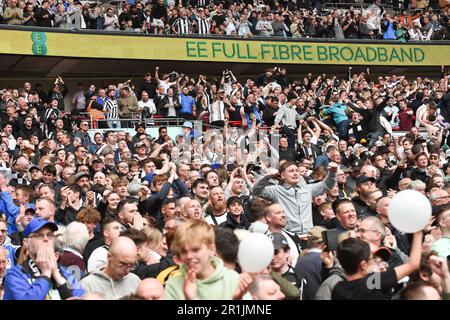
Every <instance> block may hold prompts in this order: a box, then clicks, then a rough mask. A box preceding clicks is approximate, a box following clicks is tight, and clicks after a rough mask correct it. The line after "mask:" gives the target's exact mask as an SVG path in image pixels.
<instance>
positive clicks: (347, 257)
mask: <svg viewBox="0 0 450 320" xmlns="http://www.w3.org/2000/svg"><path fill="white" fill-rule="evenodd" d="M366 231H368V232H371V230H366ZM421 245H422V231H419V232H416V233H415V234H414V236H413V241H412V246H411V253H410V255H409V260H408V262H407V263H405V264H402V265H399V266H397V267H395V268H390V269H388V270H387V271H385V272H372V273H370V271H369V270H370V268H371V262H372V261H373V260H374V257H373V256H372V255H371V253H370V246H369V244H368V243H367V242H365V241H363V240H361V239H356V238H349V239H346V240H344V241H342V243H340V244H339V246H338V249H337V258H338V260H339V263H340V264H341V266H342V268H343V269H344V270H345V272H346V274H347V280H346V281H342V282H339V283H338V284H336V286H335V287H334V289H333V292H332V296H331V298H332V300H386V299H389V298H390V294H391V289H392V287H393V286H395V285H396V284H397V282H398V280H400V279H402V278H404V277H406V276H408V275H409V274H411V273H412V272H414V271H415V270H416V269H418V268H419V264H420V255H421Z"/></svg>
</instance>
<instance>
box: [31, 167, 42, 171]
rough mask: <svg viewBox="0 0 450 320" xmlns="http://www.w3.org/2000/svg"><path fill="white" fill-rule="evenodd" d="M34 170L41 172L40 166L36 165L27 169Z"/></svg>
mask: <svg viewBox="0 0 450 320" xmlns="http://www.w3.org/2000/svg"><path fill="white" fill-rule="evenodd" d="M36 170H37V171H41V172H42V170H41V168H39V167H38V166H32V167H31V168H30V170H28V171H30V172H33V171H36Z"/></svg>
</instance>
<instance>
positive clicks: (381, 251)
mask: <svg viewBox="0 0 450 320" xmlns="http://www.w3.org/2000/svg"><path fill="white" fill-rule="evenodd" d="M373 255H374V256H375V257H380V258H381V259H383V261H388V260H389V259H390V258H391V256H392V251H391V250H390V249H389V248H387V247H379V248H378V249H377V251H375V252H374V253H373Z"/></svg>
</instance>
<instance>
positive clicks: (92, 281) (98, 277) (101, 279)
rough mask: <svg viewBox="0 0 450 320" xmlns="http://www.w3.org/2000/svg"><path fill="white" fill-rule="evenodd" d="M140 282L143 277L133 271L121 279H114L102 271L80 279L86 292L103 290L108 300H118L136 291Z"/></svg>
mask: <svg viewBox="0 0 450 320" xmlns="http://www.w3.org/2000/svg"><path fill="white" fill-rule="evenodd" d="M140 283H141V279H139V277H138V276H137V275H135V274H134V273H131V272H130V273H129V274H127V275H126V276H125V277H123V278H122V279H120V280H113V279H111V278H110V277H109V276H108V275H106V274H105V273H103V272H102V271H94V272H91V273H90V274H89V275H87V276H86V277H84V278H83V279H82V280H81V281H80V284H81V286H82V287H83V289H84V291H85V292H86V293H88V292H102V293H103V294H104V295H105V299H106V300H118V299H120V298H122V297H124V296H126V295H129V294H132V293H135V292H136V290H137V288H138V286H139V284H140Z"/></svg>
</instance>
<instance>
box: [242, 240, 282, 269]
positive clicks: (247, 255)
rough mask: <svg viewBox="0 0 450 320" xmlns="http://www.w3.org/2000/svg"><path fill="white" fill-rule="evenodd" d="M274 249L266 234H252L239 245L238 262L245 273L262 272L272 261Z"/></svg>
mask: <svg viewBox="0 0 450 320" xmlns="http://www.w3.org/2000/svg"><path fill="white" fill-rule="evenodd" d="M273 254H274V247H273V243H272V241H271V240H270V239H269V237H267V236H266V235H264V234H261V233H252V234H250V235H248V236H247V237H245V239H244V240H242V241H241V242H240V243H239V251H238V260H239V264H240V266H241V268H242V270H243V271H244V272H260V271H261V270H263V269H264V268H265V267H267V266H268V265H269V264H270V262H271V261H272V257H273Z"/></svg>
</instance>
